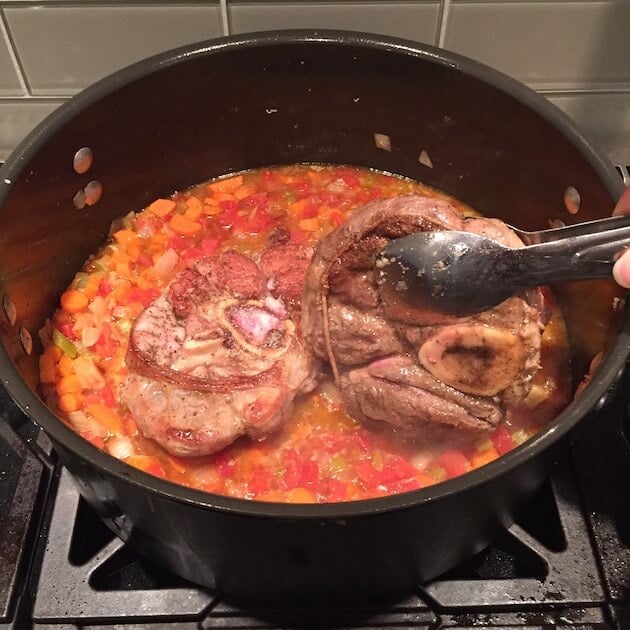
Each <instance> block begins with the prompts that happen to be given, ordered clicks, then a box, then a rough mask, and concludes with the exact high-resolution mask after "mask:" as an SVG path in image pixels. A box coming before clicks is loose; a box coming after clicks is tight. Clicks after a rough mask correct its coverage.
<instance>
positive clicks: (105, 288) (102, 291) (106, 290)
mask: <svg viewBox="0 0 630 630" xmlns="http://www.w3.org/2000/svg"><path fill="white" fill-rule="evenodd" d="M111 290H112V286H111V284H109V282H107V280H105V278H103V279H102V280H101V281H100V282H99V283H98V292H97V293H98V295H100V296H101V297H106V296H108V295H109V294H110V292H111ZM62 332H63V331H62Z"/></svg>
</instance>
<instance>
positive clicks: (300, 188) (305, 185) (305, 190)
mask: <svg viewBox="0 0 630 630" xmlns="http://www.w3.org/2000/svg"><path fill="white" fill-rule="evenodd" d="M293 190H294V191H295V194H296V195H299V196H300V197H303V196H304V195H308V194H309V193H310V192H311V185H310V183H309V182H305V181H302V182H296V183H295V184H293Z"/></svg>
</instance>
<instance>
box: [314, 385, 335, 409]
mask: <svg viewBox="0 0 630 630" xmlns="http://www.w3.org/2000/svg"><path fill="white" fill-rule="evenodd" d="M317 391H318V392H319V395H320V396H321V397H322V398H323V399H324V401H325V402H326V404H327V405H330V406H331V407H337V406H339V405H341V392H340V391H339V388H338V387H337V386H336V385H335V384H334V382H333V381H331V380H328V379H326V380H324V381H322V382H321V383H320V384H319V387H318V389H317Z"/></svg>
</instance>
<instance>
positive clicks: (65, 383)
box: [56, 374, 81, 396]
mask: <svg viewBox="0 0 630 630" xmlns="http://www.w3.org/2000/svg"><path fill="white" fill-rule="evenodd" d="M56 389H57V393H58V394H59V396H64V395H65V394H80V393H81V382H80V381H79V379H78V377H77V376H76V375H75V374H69V375H68V376H64V377H62V378H61V379H60V380H59V382H58V383H57V387H56Z"/></svg>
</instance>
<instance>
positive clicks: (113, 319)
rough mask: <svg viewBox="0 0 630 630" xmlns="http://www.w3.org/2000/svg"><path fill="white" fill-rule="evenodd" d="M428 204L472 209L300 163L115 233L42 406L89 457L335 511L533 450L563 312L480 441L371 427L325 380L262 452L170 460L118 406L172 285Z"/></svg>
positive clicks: (80, 276) (47, 364)
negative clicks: (418, 198) (138, 337)
mask: <svg viewBox="0 0 630 630" xmlns="http://www.w3.org/2000/svg"><path fill="white" fill-rule="evenodd" d="M409 193H419V194H421V195H424V196H433V197H438V198H441V199H445V200H447V201H449V202H450V203H451V204H452V205H453V206H455V207H456V208H457V209H458V210H460V211H461V212H462V213H463V214H464V215H474V214H476V213H475V212H474V211H473V210H472V209H471V208H468V207H467V206H465V205H464V204H462V203H460V202H458V201H457V200H455V199H453V198H450V197H448V196H446V195H444V194H443V193H441V192H439V191H436V190H434V189H431V188H428V187H426V186H424V185H422V184H420V183H417V182H413V181H410V180H407V179H403V178H400V177H396V176H391V175H386V174H381V173H376V172H372V171H369V170H365V169H358V168H351V167H338V166H306V165H295V166H289V167H282V168H270V169H262V170H257V171H251V172H246V173H243V174H240V175H235V176H231V177H228V178H223V179H220V180H215V181H211V182H209V183H204V184H200V185H197V186H194V187H192V188H190V189H188V190H185V191H183V192H179V193H176V194H174V195H173V196H172V197H171V198H169V199H158V200H156V201H154V202H153V203H152V204H150V205H149V206H148V207H147V208H145V209H143V210H141V211H140V212H131V213H129V214H128V215H126V216H125V217H124V218H122V219H120V220H117V221H115V222H114V225H113V226H112V233H111V238H110V240H109V241H108V243H107V244H106V245H105V246H104V247H103V248H102V249H101V250H100V251H98V252H97V253H95V254H94V255H93V256H92V257H90V259H89V260H88V261H87V262H86V263H85V265H84V267H83V268H82V270H81V271H80V272H79V273H77V274H76V276H75V278H74V280H73V282H72V284H71V285H70V286H69V287H68V289H67V290H66V291H65V292H64V294H63V295H62V296H61V300H60V306H59V308H58V309H57V310H56V311H55V313H54V314H53V316H52V317H51V319H50V321H49V322H48V323H47V324H46V326H45V327H44V329H43V330H42V332H41V337H42V339H43V341H44V351H43V353H42V355H41V357H40V376H41V383H42V388H43V394H44V397H45V400H46V402H47V404H48V405H49V406H50V407H51V408H52V409H53V410H54V411H55V412H56V413H57V414H58V416H59V417H60V418H61V420H62V421H63V422H65V423H66V424H67V425H68V426H70V427H71V428H72V429H74V430H75V431H77V432H78V433H79V434H80V435H81V436H82V437H83V438H85V439H86V440H88V441H90V442H91V443H92V444H93V445H94V446H96V447H97V448H99V449H102V450H104V451H106V452H108V453H110V454H111V455H113V456H114V457H117V458H119V459H121V460H123V461H125V462H126V463H127V464H129V465H130V466H134V467H136V468H139V469H141V470H144V471H146V472H148V473H150V474H153V475H156V476H159V477H163V478H166V479H169V480H171V481H173V482H175V483H178V484H183V485H186V486H190V487H194V488H198V489H201V490H205V491H208V492H213V493H217V494H225V495H229V496H232V497H241V498H246V499H255V500H260V501H278V502H293V503H314V502H338V501H349V500H357V499H366V498H373V497H378V496H384V495H389V494H395V493H399V492H405V491H409V490H414V489H417V488H422V487H425V486H429V485H432V484H435V483H439V482H440V481H443V480H445V479H448V478H452V477H455V476H458V475H461V474H463V473H465V472H467V471H469V470H471V469H473V468H478V467H480V466H483V465H485V464H487V463H489V462H491V461H493V460H494V459H497V458H498V457H500V456H501V455H503V454H505V453H506V452H508V451H510V450H511V449H513V448H515V447H516V446H518V445H520V444H522V443H523V442H525V441H526V440H527V439H529V437H531V436H532V435H534V434H535V433H536V432H537V431H538V430H539V429H540V428H541V427H543V426H544V425H545V424H546V423H547V422H549V421H550V419H551V418H553V417H554V416H555V415H557V413H558V412H559V411H560V410H561V409H562V407H563V406H564V405H565V404H566V401H567V400H568V396H569V381H568V379H569V369H568V344H567V338H566V332H565V328H564V324H563V321H562V317H561V315H560V312H559V310H558V308H557V306H555V303H554V302H553V298H552V297H551V296H550V294H548V295H547V297H548V299H549V300H550V302H551V303H552V315H551V319H550V320H549V323H548V324H547V326H546V329H545V331H544V333H543V338H542V348H541V363H542V368H541V369H540V370H539V371H538V373H537V374H536V376H535V377H534V380H533V387H532V390H531V392H530V394H529V396H528V397H527V399H526V400H525V401H524V403H523V404H522V405H519V406H515V407H513V408H510V409H508V411H507V419H506V421H505V422H504V423H502V424H501V425H500V426H499V427H498V428H497V429H495V430H494V432H493V433H491V434H490V435H488V436H487V437H485V438H482V439H479V440H478V441H475V442H471V441H470V440H468V441H463V440H462V441H457V440H452V439H451V440H450V441H449V442H444V441H442V442H437V441H432V442H427V440H424V439H422V436H415V437H410V436H401V435H396V434H394V433H392V432H391V431H390V430H386V429H381V428H378V427H368V426H363V425H361V424H358V423H357V422H355V421H354V420H353V419H352V418H351V417H349V416H348V414H347V413H346V412H345V410H344V407H343V405H342V403H341V400H340V397H339V393H338V391H337V390H336V388H335V386H334V384H333V382H332V379H331V378H329V377H325V378H323V379H322V380H321V381H320V384H319V386H318V387H317V388H316V389H315V390H314V391H313V392H311V393H309V394H307V395H304V396H302V397H301V398H299V399H298V400H297V401H296V405H295V409H294V412H293V413H292V416H291V417H290V418H289V420H288V421H287V422H286V423H285V424H284V425H283V427H282V428H281V429H280V430H279V431H278V432H277V433H275V434H273V435H272V436H271V437H269V438H267V439H265V440H263V441H253V440H250V439H248V438H241V439H240V440H238V441H236V442H235V443H234V444H232V445H231V446H228V447H227V448H225V449H223V450H222V451H220V452H219V453H215V454H213V455H209V456H204V457H197V458H184V457H178V456H173V455H171V454H169V453H167V452H166V451H165V450H164V449H162V448H161V447H160V446H159V445H158V444H157V443H155V442H153V441H152V440H149V439H146V438H144V437H143V436H142V434H141V433H140V432H139V430H138V428H137V427H136V424H135V422H134V420H133V418H132V416H131V414H130V412H129V410H128V408H127V407H126V406H125V405H124V404H123V403H122V402H121V398H120V391H121V386H122V384H123V382H124V380H125V378H126V376H127V367H126V365H125V354H126V351H127V345H128V341H129V333H130V330H131V327H132V324H133V322H134V320H135V319H136V318H137V317H138V315H139V314H140V313H141V312H142V311H143V310H144V309H145V308H146V307H147V306H149V304H151V303H152V302H153V301H154V300H155V299H156V298H157V297H158V296H159V295H160V294H161V292H162V291H163V290H164V288H165V287H166V285H167V284H168V283H169V281H170V280H171V279H172V278H173V276H174V275H175V274H176V273H178V272H179V271H181V270H182V269H184V268H186V267H188V266H191V265H193V264H195V262H196V261H198V260H200V259H202V258H204V257H207V256H213V255H215V254H218V253H220V252H224V251H227V250H236V251H239V252H242V253H244V254H251V255H255V254H256V253H259V252H260V251H261V250H262V249H263V248H264V247H265V245H266V244H267V243H268V240H269V238H270V235H271V234H272V233H273V231H274V230H278V229H279V228H282V229H284V230H287V231H288V232H289V234H290V238H291V241H292V242H295V243H300V244H302V245H304V246H306V247H309V246H314V245H315V244H316V243H317V241H318V240H319V239H321V238H322V237H323V236H325V235H326V234H328V233H329V232H330V231H331V230H333V229H334V228H336V227H338V226H339V225H341V224H342V223H344V222H345V221H346V219H347V217H348V216H349V214H350V213H351V212H352V211H353V210H354V209H355V208H357V207H359V206H361V205H364V204H365V203H367V202H369V201H372V200H376V199H381V198H387V197H394V196H400V195H406V194H409Z"/></svg>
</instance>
